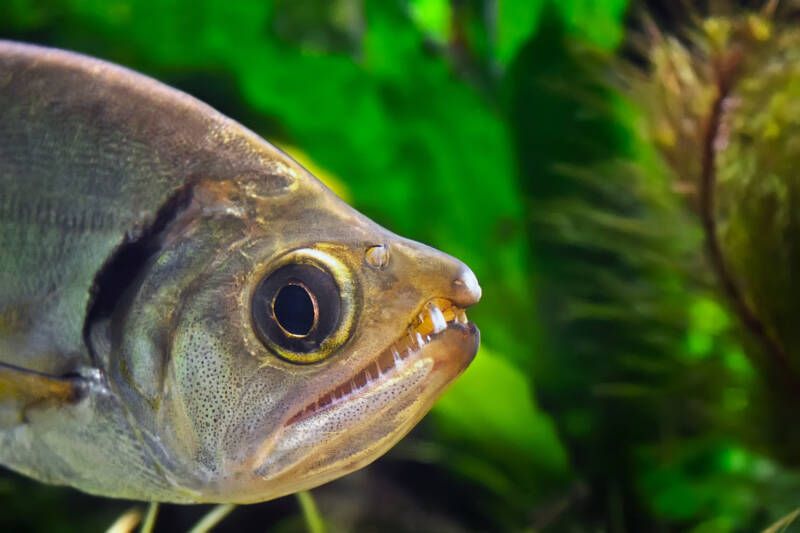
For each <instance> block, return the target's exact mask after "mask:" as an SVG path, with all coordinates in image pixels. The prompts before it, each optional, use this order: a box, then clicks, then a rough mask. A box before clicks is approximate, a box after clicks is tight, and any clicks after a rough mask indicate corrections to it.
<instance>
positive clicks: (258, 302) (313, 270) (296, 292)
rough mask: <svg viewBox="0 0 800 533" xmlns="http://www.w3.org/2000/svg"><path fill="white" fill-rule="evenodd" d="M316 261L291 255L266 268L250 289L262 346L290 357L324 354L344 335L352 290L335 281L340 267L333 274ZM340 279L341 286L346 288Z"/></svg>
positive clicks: (311, 358) (299, 358)
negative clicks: (261, 276)
mask: <svg viewBox="0 0 800 533" xmlns="http://www.w3.org/2000/svg"><path fill="white" fill-rule="evenodd" d="M292 259H294V261H292ZM295 261H296V262H295ZM301 261H302V262H301ZM318 263H319V262H317V261H309V260H308V258H307V257H294V258H290V260H289V261H287V262H284V263H283V264H282V265H281V266H279V267H278V268H276V269H275V270H273V271H272V272H269V273H267V274H266V275H265V276H264V277H263V278H262V279H261V281H259V283H258V285H257V286H256V289H255V291H254V293H253V297H252V301H251V313H252V320H253V328H254V330H255V333H256V335H257V336H258V338H259V340H261V342H262V343H263V344H264V345H265V346H266V347H267V348H269V349H271V350H272V351H273V352H275V353H276V354H277V355H278V356H280V357H282V358H284V359H286V360H289V361H291V362H295V363H312V362H315V361H319V360H321V359H324V358H325V357H327V356H328V355H330V353H331V352H332V351H333V349H335V348H336V347H338V346H339V345H341V343H342V342H343V341H344V340H346V338H347V335H348V332H347V331H346V329H347V328H346V326H349V322H350V320H351V319H352V316H351V315H352V305H351V304H352V295H348V294H343V291H342V287H340V283H339V282H337V277H339V278H341V277H342V274H343V271H342V269H341V268H339V269H337V270H338V272H337V274H339V275H338V276H337V277H335V276H334V274H333V273H332V272H331V269H329V268H327V266H328V265H325V264H318ZM334 266H336V265H334ZM344 281H345V283H342V285H345V288H349V284H348V283H346V280H344ZM345 292H349V291H345ZM343 329H344V330H345V331H342V330H343Z"/></svg>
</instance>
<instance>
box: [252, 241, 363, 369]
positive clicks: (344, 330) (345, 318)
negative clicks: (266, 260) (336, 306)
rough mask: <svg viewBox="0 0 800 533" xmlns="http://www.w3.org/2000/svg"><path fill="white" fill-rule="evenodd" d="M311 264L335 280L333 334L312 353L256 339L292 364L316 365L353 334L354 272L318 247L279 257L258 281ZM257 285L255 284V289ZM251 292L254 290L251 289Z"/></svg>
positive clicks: (265, 338)
mask: <svg viewBox="0 0 800 533" xmlns="http://www.w3.org/2000/svg"><path fill="white" fill-rule="evenodd" d="M290 264H298V265H304V264H305V265H311V266H314V267H316V268H320V269H322V270H324V271H326V272H328V273H329V274H330V275H331V276H332V277H333V279H334V281H335V283H336V285H337V287H338V289H339V299H340V314H339V321H338V323H337V325H336V327H335V328H334V330H333V332H332V333H331V334H330V335H328V337H326V338H325V340H323V341H322V344H321V345H320V347H319V348H318V349H317V350H315V351H312V352H305V353H299V352H293V351H291V350H287V349H285V348H283V347H281V346H279V345H278V344H276V343H275V342H274V341H273V340H271V339H269V338H267V337H259V338H260V340H261V342H262V343H263V344H264V345H265V346H266V347H267V348H268V349H269V350H270V351H272V352H273V353H275V355H277V356H278V357H280V358H282V359H285V360H287V361H291V362H293V363H301V364H308V363H316V362H318V361H322V360H323V359H326V358H327V357H329V356H330V355H331V354H332V353H333V352H334V351H336V349H337V348H339V347H340V346H341V345H342V344H344V343H345V342H346V341H347V339H348V338H349V337H350V333H351V331H352V326H353V321H354V318H355V311H356V302H355V290H354V289H355V284H354V282H353V273H352V271H351V270H350V268H348V267H347V265H345V264H344V263H343V262H342V261H340V260H339V259H338V258H336V257H335V256H333V255H331V254H329V253H327V252H325V251H323V250H321V249H317V248H300V249H297V250H293V251H291V252H289V253H287V254H286V255H283V256H281V257H280V258H279V259H277V260H276V261H274V262H271V263H270V264H269V265H268V267H267V268H266V269H265V270H264V272H263V274H262V275H261V276H259V277H258V279H259V280H260V279H263V278H265V277H266V276H269V275H270V274H271V273H272V272H275V271H276V270H278V269H279V268H281V267H283V266H286V265H290ZM257 285H258V282H256V283H254V288H255V287H256V286H257ZM253 290H254V289H253ZM249 300H250V306H252V305H253V294H252V293H251V295H250V298H249ZM250 320H251V327H252V328H253V330H254V331H255V327H256V325H255V324H254V323H252V318H251V319H250Z"/></svg>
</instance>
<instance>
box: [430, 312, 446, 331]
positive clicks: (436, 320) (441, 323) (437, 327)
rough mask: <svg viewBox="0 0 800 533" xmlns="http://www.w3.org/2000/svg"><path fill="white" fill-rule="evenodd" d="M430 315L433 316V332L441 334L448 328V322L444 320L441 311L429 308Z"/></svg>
mask: <svg viewBox="0 0 800 533" xmlns="http://www.w3.org/2000/svg"><path fill="white" fill-rule="evenodd" d="M428 313H430V315H431V322H433V332H434V333H439V332H440V331H444V330H445V329H446V328H447V320H445V319H444V315H443V314H442V311H441V309H439V308H438V307H437V306H435V305H432V306H430V307H429V308H428Z"/></svg>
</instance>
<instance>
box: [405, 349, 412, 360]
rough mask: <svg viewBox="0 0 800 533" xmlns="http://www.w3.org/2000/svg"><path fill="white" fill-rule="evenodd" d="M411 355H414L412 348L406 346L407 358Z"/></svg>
mask: <svg viewBox="0 0 800 533" xmlns="http://www.w3.org/2000/svg"><path fill="white" fill-rule="evenodd" d="M411 355H413V354H412V352H411V348H406V359H408V358H409V357H411Z"/></svg>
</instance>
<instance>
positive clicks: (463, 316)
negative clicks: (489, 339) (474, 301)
mask: <svg viewBox="0 0 800 533" xmlns="http://www.w3.org/2000/svg"><path fill="white" fill-rule="evenodd" d="M452 329H456V330H460V331H461V332H462V333H463V334H464V335H468V336H474V335H477V331H478V328H477V327H475V324H473V323H472V322H469V321H468V320H467V313H466V311H465V309H463V308H460V307H458V306H456V305H455V304H453V302H451V301H450V300H447V299H445V298H434V299H432V300H429V301H428V302H426V303H425V305H423V307H422V309H421V310H420V312H419V313H418V314H417V316H416V318H415V319H414V320H413V321H412V322H411V323H410V324H409V326H408V328H407V330H406V333H405V334H404V335H401V336H400V337H399V338H398V339H397V340H395V341H394V342H393V343H391V344H390V345H389V346H388V347H387V348H385V349H384V350H383V351H382V352H381V353H380V354H379V355H378V356H377V357H375V358H374V359H373V360H372V361H371V362H369V363H368V364H367V365H365V366H364V367H362V368H361V369H360V370H359V371H358V372H356V373H355V374H354V375H353V376H351V377H350V378H349V379H346V380H345V381H343V382H341V383H339V384H338V385H336V386H335V387H333V388H331V389H328V390H327V391H326V392H325V393H323V394H322V395H320V396H318V397H317V398H316V399H315V400H314V401H312V402H311V403H309V404H307V405H306V406H305V407H303V408H302V409H300V410H298V411H297V412H296V413H294V414H293V415H292V416H290V417H289V418H288V419H287V420H286V423H285V424H284V427H288V426H291V425H293V424H296V423H298V422H300V421H302V420H305V419H307V418H310V417H312V416H316V415H318V414H320V413H322V412H324V411H326V410H328V409H331V408H333V407H336V406H337V405H341V404H343V403H345V402H347V401H348V400H351V399H353V398H355V397H357V396H358V395H360V394H363V393H365V392H367V391H369V390H370V389H371V388H373V387H374V386H377V385H378V384H380V383H381V382H383V381H384V380H385V379H388V378H391V377H393V376H394V375H395V374H396V373H398V372H399V371H400V370H401V369H403V368H404V367H406V366H407V365H408V364H410V363H412V362H413V361H415V360H417V359H418V358H419V356H420V354H421V353H422V350H423V348H424V347H425V346H427V345H429V344H431V343H433V342H436V341H437V340H438V339H439V338H440V337H441V336H442V335H443V334H444V332H445V331H447V330H452ZM472 357H474V353H473V354H469V357H468V358H467V360H466V362H465V364H464V367H466V365H467V364H469V362H471V361H472Z"/></svg>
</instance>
